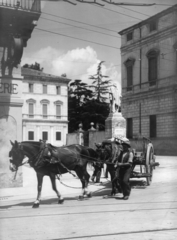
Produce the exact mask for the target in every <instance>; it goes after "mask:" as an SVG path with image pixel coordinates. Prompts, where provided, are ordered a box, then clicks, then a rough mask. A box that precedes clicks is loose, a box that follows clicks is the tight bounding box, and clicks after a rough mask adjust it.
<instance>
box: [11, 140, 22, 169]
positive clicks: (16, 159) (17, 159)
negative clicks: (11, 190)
mask: <svg viewBox="0 0 177 240" xmlns="http://www.w3.org/2000/svg"><path fill="white" fill-rule="evenodd" d="M10 142H11V144H12V149H11V150H10V152H9V158H10V159H9V161H10V167H9V168H10V170H11V171H12V172H14V171H17V170H18V167H19V166H21V165H22V162H23V159H24V157H25V155H24V152H23V146H22V145H21V144H20V143H18V142H17V141H15V142H14V143H13V142H12V141H10Z"/></svg>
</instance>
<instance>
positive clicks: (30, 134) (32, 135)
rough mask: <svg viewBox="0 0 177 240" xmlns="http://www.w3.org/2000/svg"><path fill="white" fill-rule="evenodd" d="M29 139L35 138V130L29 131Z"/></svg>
mask: <svg viewBox="0 0 177 240" xmlns="http://www.w3.org/2000/svg"><path fill="white" fill-rule="evenodd" d="M28 140H34V132H33V131H29V132H28Z"/></svg>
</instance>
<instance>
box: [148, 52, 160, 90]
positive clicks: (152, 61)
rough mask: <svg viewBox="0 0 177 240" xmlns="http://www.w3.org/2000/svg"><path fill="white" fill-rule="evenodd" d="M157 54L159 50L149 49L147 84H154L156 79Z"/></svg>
mask: <svg viewBox="0 0 177 240" xmlns="http://www.w3.org/2000/svg"><path fill="white" fill-rule="evenodd" d="M158 55H159V50H151V51H150V52H149V53H148V54H147V57H148V80H149V85H150V86H153V85H156V82H157V79H158Z"/></svg>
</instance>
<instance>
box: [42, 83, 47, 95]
mask: <svg viewBox="0 0 177 240" xmlns="http://www.w3.org/2000/svg"><path fill="white" fill-rule="evenodd" d="M43 93H44V94H47V85H43Z"/></svg>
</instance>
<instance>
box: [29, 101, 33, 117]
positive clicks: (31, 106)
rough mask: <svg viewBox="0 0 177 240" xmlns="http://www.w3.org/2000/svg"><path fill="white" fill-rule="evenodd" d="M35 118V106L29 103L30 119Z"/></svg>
mask: <svg viewBox="0 0 177 240" xmlns="http://www.w3.org/2000/svg"><path fill="white" fill-rule="evenodd" d="M33 117H34V104H33V103H29V118H33Z"/></svg>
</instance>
